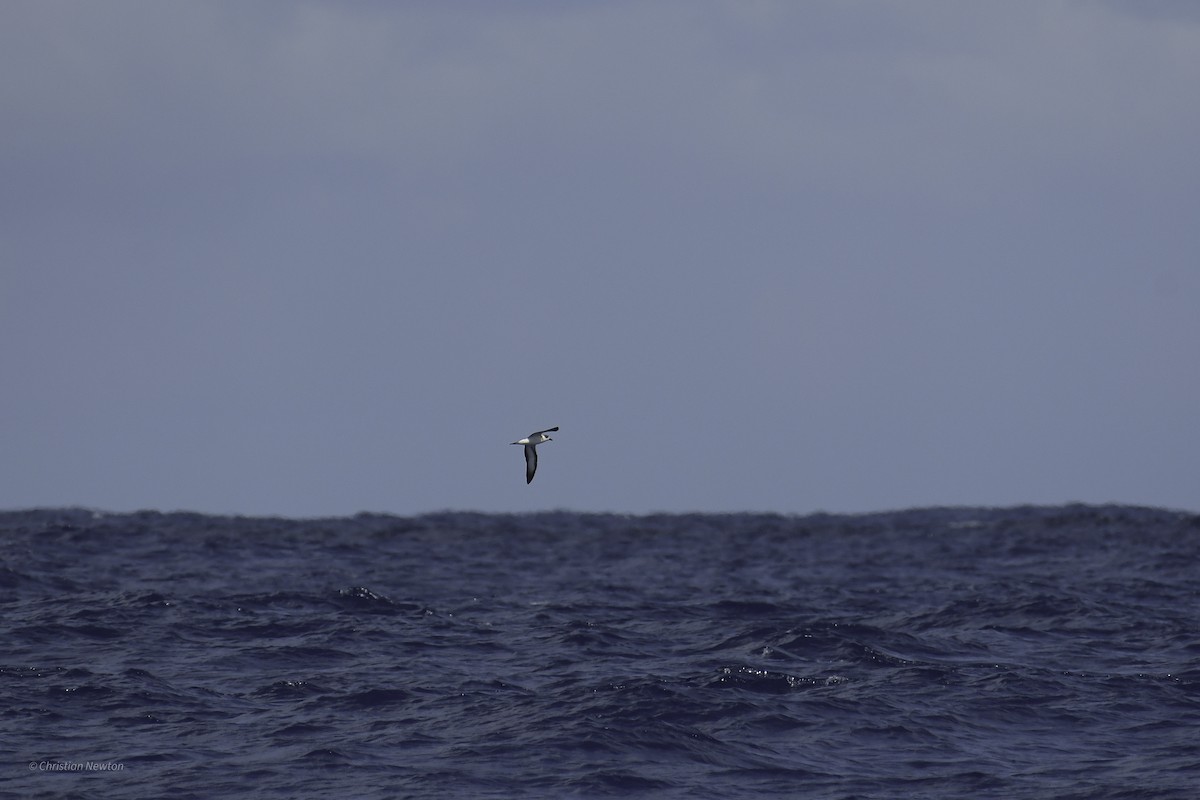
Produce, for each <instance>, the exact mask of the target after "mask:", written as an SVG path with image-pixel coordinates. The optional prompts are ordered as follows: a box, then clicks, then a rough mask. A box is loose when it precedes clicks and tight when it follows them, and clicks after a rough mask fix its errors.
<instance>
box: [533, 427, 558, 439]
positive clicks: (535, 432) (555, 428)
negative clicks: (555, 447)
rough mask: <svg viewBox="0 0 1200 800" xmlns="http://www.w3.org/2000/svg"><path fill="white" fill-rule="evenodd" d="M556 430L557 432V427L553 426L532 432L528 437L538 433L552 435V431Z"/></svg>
mask: <svg viewBox="0 0 1200 800" xmlns="http://www.w3.org/2000/svg"><path fill="white" fill-rule="evenodd" d="M556 430H558V426H557V425H555V426H554V427H553V428H546V430H544V431H534V432H533V433H531V434H529V435H530V436H537V435H538V434H539V433H552V432H554V431H556Z"/></svg>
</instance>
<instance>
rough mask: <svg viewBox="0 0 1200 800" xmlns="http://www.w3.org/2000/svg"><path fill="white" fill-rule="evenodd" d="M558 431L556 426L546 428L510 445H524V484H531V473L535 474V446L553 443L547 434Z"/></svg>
mask: <svg viewBox="0 0 1200 800" xmlns="http://www.w3.org/2000/svg"><path fill="white" fill-rule="evenodd" d="M556 430H558V426H557V425H555V426H554V427H553V428H546V430H544V431H536V432H534V433H531V434H529V435H528V436H526V437H525V438H524V439H518V440H517V441H515V442H512V444H523V445H525V483H532V482H533V473H535V472H537V446H538V445H539V444H541V443H542V442H551V441H554V440H553V439H551V438H550V437H549V436H547V435H546V434H547V433H550V432H552V431H556Z"/></svg>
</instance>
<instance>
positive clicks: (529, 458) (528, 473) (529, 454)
mask: <svg viewBox="0 0 1200 800" xmlns="http://www.w3.org/2000/svg"><path fill="white" fill-rule="evenodd" d="M535 472H537V448H536V447H534V446H533V445H531V444H527V445H525V483H532V482H533V473H535Z"/></svg>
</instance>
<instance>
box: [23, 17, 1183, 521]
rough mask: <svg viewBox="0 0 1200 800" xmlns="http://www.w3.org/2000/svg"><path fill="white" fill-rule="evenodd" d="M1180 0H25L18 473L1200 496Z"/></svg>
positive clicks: (30, 500) (648, 494)
mask: <svg viewBox="0 0 1200 800" xmlns="http://www.w3.org/2000/svg"><path fill="white" fill-rule="evenodd" d="M1195 8H1196V5H1195V4H1193V3H1170V2H1129V3H1120V2H1091V3H1089V2H1052V1H1050V0H1037V2H1032V1H1031V2H1014V1H1011V0H1005V2H979V3H962V2H949V1H947V2H930V1H927V0H915V1H910V2H837V3H791V2H768V1H764V2H713V3H704V2H682V1H681V2H649V3H647V2H606V3H550V2H526V3H520V2H518V3H490V2H463V3H441V2H413V3H386V2H345V3H333V2H328V3H322V2H307V3H306V2H257V3H242V2H164V1H162V0H153V1H151V0H147V2H126V1H121V2H109V3H91V2H54V0H36V1H31V2H23V1H21V0H8V2H5V3H3V4H0V115H2V118H3V122H4V124H3V125H2V126H0V145H2V147H0V380H2V381H3V386H4V389H5V391H4V403H3V415H2V416H0V448H2V450H0V452H2V455H0V507H4V508H14V507H28V506H39V505H86V506H95V507H100V508H106V509H114V510H126V509H135V508H158V509H164V510H169V509H194V510H200V511H212V512H235V513H246V514H262V513H272V514H287V515H326V514H346V513H353V512H356V511H361V510H371V511H390V512H396V513H414V512H420V511H427V510H436V509H444V508H453V509H477V510H485V511H520V510H538V509H546V508H570V509H579V510H606V511H625V512H645V511H652V510H666V511H687V510H703V511H736V510H763V511H781V512H808V511H814V510H818V509H823V510H828V511H867V510H878V509H886V508H896V507H907V506H918V505H929V504H955V505H961V504H988V505H999V504H1012V503H1024V502H1031V503H1060V502H1068V501H1084V502H1108V501H1116V502H1129V503H1144V504H1152V505H1165V506H1170V507H1179V508H1188V509H1196V508H1200V505H1198V501H1197V497H1198V494H1197V490H1198V489H1200V478H1198V477H1197V476H1200V422H1198V414H1197V409H1198V408H1200V368H1198V367H1197V364H1198V355H1200V353H1198V350H1200V348H1198V345H1200V313H1198V311H1197V309H1198V308H1200V224H1198V220H1200V158H1198V157H1197V144H1196V143H1197V142H1200V103H1198V102H1197V98H1198V95H1197V87H1200V14H1198V13H1197V12H1196V11H1195V10H1194V9H1195ZM552 425H560V426H561V427H562V430H561V431H560V433H559V434H557V435H556V436H555V441H554V442H552V443H550V444H547V445H545V446H544V447H543V448H542V449H541V451H540V452H541V454H542V459H541V466H540V469H539V472H538V476H537V479H536V480H535V481H534V482H533V484H531V485H529V486H526V485H525V482H524V474H523V467H522V461H521V455H520V452H519V448H516V447H510V446H509V445H508V442H510V441H513V440H514V439H517V438H519V437H521V436H524V435H526V434H527V433H529V432H530V431H533V430H537V429H540V428H545V427H549V426H552Z"/></svg>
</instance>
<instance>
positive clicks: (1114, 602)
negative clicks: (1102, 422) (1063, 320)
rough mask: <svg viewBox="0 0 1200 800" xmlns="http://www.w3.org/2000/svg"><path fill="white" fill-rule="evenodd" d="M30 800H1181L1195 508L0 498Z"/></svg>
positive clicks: (1192, 671) (9, 709)
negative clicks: (114, 510)
mask: <svg viewBox="0 0 1200 800" xmlns="http://www.w3.org/2000/svg"><path fill="white" fill-rule="evenodd" d="M0 556H2V561H0V600H2V602H0V613H2V618H0V626H2V633H0V793H2V794H5V795H7V796H14V797H35V798H36V797H64V796H90V797H123V798H161V797H171V798H175V799H176V800H181V799H182V798H192V797H195V798H201V797H204V798H209V797H230V798H234V797H237V798H240V797H246V796H255V797H278V798H291V797H314V796H322V797H356V798H391V797H480V798H511V797H546V798H559V797H603V796H638V795H640V796H646V797H666V798H724V799H728V798H739V797H807V798H896V797H920V798H965V797H970V798H1006V799H1008V798H1051V797H1053V798H1118V797H1122V798H1195V797H1197V796H1200V517H1198V516H1195V515H1188V514H1180V513H1172V512H1166V511H1157V510H1150V509H1136V508H1123V507H1102V508H1096V507H1083V506H1070V507H1064V508H1020V509H1000V510H994V509H993V510H979V509H953V510H945V509H941V510H924V511H907V512H902V513H891V514H878V515H868V516H853V517H841V516H828V515H820V516H813V517H782V516H770V515H740V514H739V515H727V516H721V515H683V516H649V517H626V516H612V515H581V514H572V513H554V514H539V515H530V516H508V515H496V516H492V515H477V514H455V513H449V514H437V515H430V516H422V517H416V518H401V517H389V516H366V515H364V516H358V517H354V518H348V519H328V520H311V521H296V520H282V519H248V518H227V517H210V516H202V515H196V514H166V515H163V514H157V513H139V514H121V515H97V514H93V513H91V512H87V511H81V510H55V511H35V512H12V513H2V514H0Z"/></svg>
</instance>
